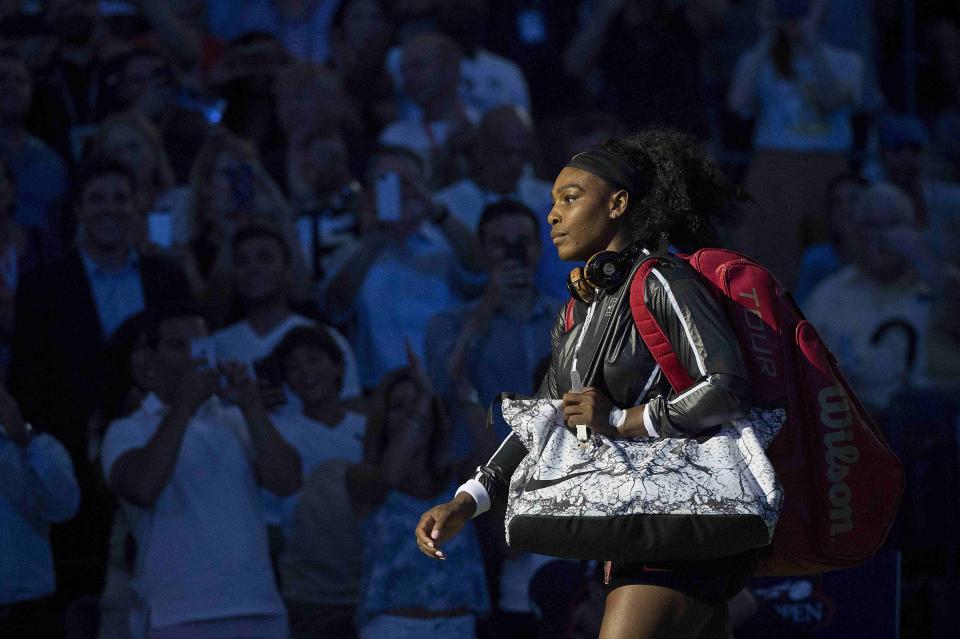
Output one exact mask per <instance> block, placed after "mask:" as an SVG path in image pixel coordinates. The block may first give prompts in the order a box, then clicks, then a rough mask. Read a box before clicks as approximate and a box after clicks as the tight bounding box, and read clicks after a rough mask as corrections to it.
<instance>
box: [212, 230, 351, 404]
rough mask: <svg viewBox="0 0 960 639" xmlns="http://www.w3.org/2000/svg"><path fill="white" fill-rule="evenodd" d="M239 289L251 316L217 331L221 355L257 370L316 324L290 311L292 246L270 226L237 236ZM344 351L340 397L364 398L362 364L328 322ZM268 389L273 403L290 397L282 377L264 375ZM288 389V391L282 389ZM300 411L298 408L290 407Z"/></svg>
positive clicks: (235, 265)
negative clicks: (291, 334)
mask: <svg viewBox="0 0 960 639" xmlns="http://www.w3.org/2000/svg"><path fill="white" fill-rule="evenodd" d="M233 252H234V280H235V288H236V291H237V293H238V295H239V296H240V299H241V300H242V301H243V303H244V306H245V307H246V309H247V316H246V317H245V318H244V319H242V320H240V321H239V322H236V323H235V324H231V325H230V326H227V327H226V328H222V329H220V330H219V331H217V332H216V333H214V335H213V340H214V342H215V344H216V351H217V358H218V359H220V360H226V361H230V360H234V361H239V362H243V363H244V364H247V365H248V366H249V367H250V371H251V373H254V372H255V370H254V369H255V366H256V364H255V363H256V362H257V361H258V360H261V359H263V358H265V357H267V356H268V355H269V354H270V352H271V351H272V350H273V349H274V347H275V346H276V345H277V344H278V343H279V342H280V340H281V339H283V336H284V335H286V334H287V331H289V330H290V329H292V328H294V327H296V326H316V323H315V322H314V321H312V320H311V319H309V318H307V317H304V316H303V315H299V314H297V313H294V312H293V311H292V310H291V309H290V304H289V291H290V288H291V286H292V283H293V275H292V271H291V268H290V265H291V261H290V249H289V247H288V245H287V243H286V241H285V240H284V238H283V236H282V235H280V234H279V233H277V232H276V231H273V230H271V229H268V228H265V227H257V226H254V227H247V228H245V229H242V230H240V231H238V232H237V234H236V235H235V236H234V239H233ZM323 330H325V331H326V332H327V333H328V334H329V335H330V337H331V338H332V339H333V340H334V341H335V342H336V343H337V346H339V348H340V350H341V351H342V352H343V361H344V375H343V385H342V387H341V391H340V396H341V397H342V398H344V399H349V398H355V397H358V396H359V395H360V394H361V393H360V383H359V380H358V376H357V363H356V359H355V358H354V356H353V350H352V349H351V348H350V343H349V342H348V341H347V340H346V339H345V338H344V337H343V336H342V335H341V334H340V333H339V332H337V331H336V329H334V328H333V327H332V326H323ZM258 381H260V383H261V384H262V385H263V386H264V388H265V392H266V393H269V392H270V390H271V388H272V391H273V395H274V396H273V397H266V399H268V400H269V401H268V403H270V404H274V403H277V404H279V403H282V402H283V401H284V400H285V399H287V400H289V399H291V397H290V396H289V395H286V396H284V395H279V396H276V395H277V394H278V393H277V382H278V381H279V380H276V379H274V380H270V379H260V380H258ZM281 390H282V389H281ZM290 408H291V409H292V410H293V411H294V412H295V411H296V410H298V407H297V406H290Z"/></svg>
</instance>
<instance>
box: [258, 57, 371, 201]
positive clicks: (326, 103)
mask: <svg viewBox="0 0 960 639" xmlns="http://www.w3.org/2000/svg"><path fill="white" fill-rule="evenodd" d="M273 100H274V103H275V104H276V110H277V120H278V122H279V124H280V130H281V131H282V132H283V138H284V140H282V141H281V140H273V141H271V148H270V149H264V157H265V160H264V161H265V163H266V164H267V165H268V167H269V168H270V170H271V173H273V174H274V175H282V176H285V180H284V182H286V183H287V184H289V182H290V179H291V176H290V175H289V172H290V164H289V160H290V154H291V151H292V149H293V147H296V146H298V145H302V144H303V138H304V137H306V136H309V135H311V134H313V133H315V132H320V131H328V132H330V133H331V134H332V133H334V132H337V131H339V133H340V134H341V135H342V136H343V138H344V141H345V142H346V144H347V148H348V149H349V150H350V156H351V157H352V156H357V157H359V156H361V155H363V154H364V152H365V151H366V149H365V148H364V147H365V145H366V143H367V141H366V138H365V131H364V124H363V122H362V120H361V116H360V114H359V112H358V111H357V109H356V107H355V105H354V104H353V103H352V101H351V99H350V96H349V95H348V94H347V93H346V91H344V89H343V86H342V85H341V83H340V79H339V78H338V77H337V74H336V73H335V72H334V71H331V70H330V69H328V68H326V67H323V66H321V65H319V64H316V63H313V62H294V63H292V64H290V65H288V66H286V67H284V68H283V70H282V71H280V73H279V74H278V75H277V79H276V81H275V82H274V84H273ZM270 165H273V166H270ZM287 192H288V193H291V194H293V192H292V191H291V190H290V189H289V188H288V190H287Z"/></svg>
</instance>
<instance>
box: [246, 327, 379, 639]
mask: <svg viewBox="0 0 960 639" xmlns="http://www.w3.org/2000/svg"><path fill="white" fill-rule="evenodd" d="M272 357H273V358H274V359H275V360H276V361H277V362H278V365H279V367H280V370H281V372H282V377H283V380H284V381H285V382H286V384H287V385H288V386H289V387H290V388H291V389H292V391H293V393H294V395H296V396H297V398H298V399H299V403H300V404H301V405H302V407H303V409H302V412H298V413H290V412H287V413H284V414H281V415H275V416H274V417H273V422H274V424H276V427H277V431H279V433H280V434H281V435H282V436H283V438H284V439H286V440H287V441H288V442H289V443H290V444H291V445H292V446H293V447H294V448H295V449H296V450H297V453H298V454H299V455H300V464H301V469H302V473H303V478H304V481H303V489H302V490H301V491H299V492H297V493H295V494H294V495H291V496H289V497H286V498H284V499H283V500H282V503H281V504H279V514H280V522H281V523H282V526H283V533H284V539H285V542H286V543H285V544H284V548H283V551H282V554H281V557H280V582H281V592H282V594H283V597H284V600H285V601H286V603H287V612H288V614H289V615H290V627H291V635H292V636H293V637H294V639H297V638H299V637H328V636H329V637H333V636H336V637H349V636H354V635H355V631H354V630H353V616H354V612H355V611H356V604H357V598H358V597H359V586H360V562H359V560H358V558H357V557H354V556H353V555H354V550H355V548H356V541H357V539H358V538H359V536H358V535H357V532H356V527H355V525H354V524H353V523H352V522H353V521H354V513H353V510H354V509H353V508H352V506H351V504H350V497H349V494H348V490H347V476H348V472H349V469H350V468H351V467H352V466H353V465H355V464H359V463H360V462H361V461H362V460H363V437H364V433H365V432H366V423H367V419H366V416H364V415H362V414H360V413H356V412H353V411H351V410H348V409H347V408H346V407H345V406H344V404H343V403H342V402H341V401H340V395H341V391H342V387H343V378H344V362H343V352H342V351H341V350H340V347H339V345H338V344H337V343H336V342H335V341H333V340H332V339H331V338H330V336H329V335H328V334H327V333H325V332H324V331H322V330H317V329H315V328H311V327H306V326H303V327H298V328H294V329H292V330H291V331H290V332H288V333H287V334H286V336H285V337H284V338H283V340H281V342H280V343H279V344H278V345H277V347H276V348H275V349H274V352H273V354H272ZM267 497H269V496H267ZM265 507H266V509H267V510H268V511H269V510H270V507H271V504H270V500H267V501H266V503H265ZM351 533H353V534H351Z"/></svg>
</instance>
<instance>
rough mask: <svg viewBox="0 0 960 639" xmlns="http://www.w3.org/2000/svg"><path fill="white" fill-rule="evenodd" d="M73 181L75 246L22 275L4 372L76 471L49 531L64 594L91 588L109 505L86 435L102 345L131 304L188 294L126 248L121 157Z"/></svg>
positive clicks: (166, 272)
mask: <svg viewBox="0 0 960 639" xmlns="http://www.w3.org/2000/svg"><path fill="white" fill-rule="evenodd" d="M74 186H75V190H74V193H75V196H74V201H73V208H74V212H75V214H76V218H77V221H78V224H79V226H80V227H81V232H80V234H79V235H80V239H79V246H78V247H77V248H76V249H74V250H72V251H70V252H69V253H68V254H67V255H66V256H64V257H63V258H62V259H60V260H58V261H57V262H55V263H53V264H51V265H49V266H48V267H45V268H44V269H42V270H38V271H34V272H32V273H28V274H25V275H24V276H23V277H22V278H21V280H20V285H19V286H18V287H17V297H16V327H15V330H14V340H13V363H12V366H11V377H10V382H11V388H12V391H13V393H14V395H15V397H17V399H18V401H19V403H20V406H21V408H22V409H23V412H24V415H25V416H26V417H27V419H28V420H30V421H31V422H32V423H33V424H35V425H37V426H38V427H39V428H42V429H44V430H48V431H50V432H51V433H53V434H54V435H55V436H56V437H57V438H58V439H59V440H60V441H61V442H63V444H64V446H65V447H66V449H67V450H68V451H69V452H70V454H71V456H72V457H73V462H74V465H75V467H76V470H77V477H78V479H79V482H80V487H81V491H82V494H83V503H82V506H81V510H80V514H79V515H78V516H77V518H76V519H75V520H74V521H73V522H71V523H70V524H68V525H65V526H63V527H60V528H55V529H54V536H53V542H54V544H53V545H54V552H55V556H56V557H57V569H58V574H60V575H61V577H62V578H61V587H60V593H61V594H62V595H63V597H64V598H65V599H67V600H69V599H71V598H73V597H76V596H77V595H80V594H93V593H99V591H100V588H101V586H102V583H101V581H102V579H103V570H104V565H105V560H106V546H105V544H106V534H107V532H108V531H109V514H110V509H109V507H108V506H106V504H105V503H104V501H103V496H102V493H101V492H100V485H101V484H100V482H99V480H98V475H99V473H97V472H96V471H95V470H94V468H93V467H92V466H91V465H90V449H91V442H90V439H89V437H88V434H87V423H88V420H89V418H90V416H91V414H92V413H93V411H94V409H95V408H96V402H97V398H98V397H99V389H100V387H101V385H102V384H103V383H104V372H103V369H102V364H101V359H100V357H101V354H102V352H103V348H104V345H105V343H106V341H107V339H108V338H109V337H110V336H111V335H112V334H113V333H114V331H115V330H116V328H117V327H118V326H119V325H120V324H121V323H122V322H123V321H124V320H125V319H126V318H127V317H129V316H131V315H133V314H134V313H136V312H137V311H139V310H141V309H143V308H145V307H148V306H149V307H159V306H163V305H164V304H165V303H170V302H171V301H173V300H183V299H188V298H189V297H190V290H189V287H188V285H187V281H186V278H185V277H184V274H183V271H182V270H181V268H180V267H179V266H178V265H177V264H175V263H172V262H170V261H168V260H166V259H164V258H161V257H157V256H151V255H140V254H138V253H137V251H136V250H135V248H134V246H133V230H134V225H135V220H136V217H137V213H136V204H135V203H136V197H137V195H136V181H135V179H134V178H133V176H132V174H130V173H129V171H128V170H127V168H126V167H125V166H124V165H122V164H119V163H117V162H111V161H99V162H91V163H88V164H85V165H82V166H81V167H80V170H79V173H78V174H77V176H76V178H75V184H74ZM51 397H55V398H56V401H51V399H50V398H51Z"/></svg>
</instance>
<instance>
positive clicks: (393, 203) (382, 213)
mask: <svg viewBox="0 0 960 639" xmlns="http://www.w3.org/2000/svg"><path fill="white" fill-rule="evenodd" d="M375 188H376V196H377V218H378V219H380V220H383V221H384V222H393V221H396V220H399V219H400V176H399V175H397V174H396V173H392V172H390V173H384V174H383V175H381V176H380V177H378V178H377V181H376V185H375Z"/></svg>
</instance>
